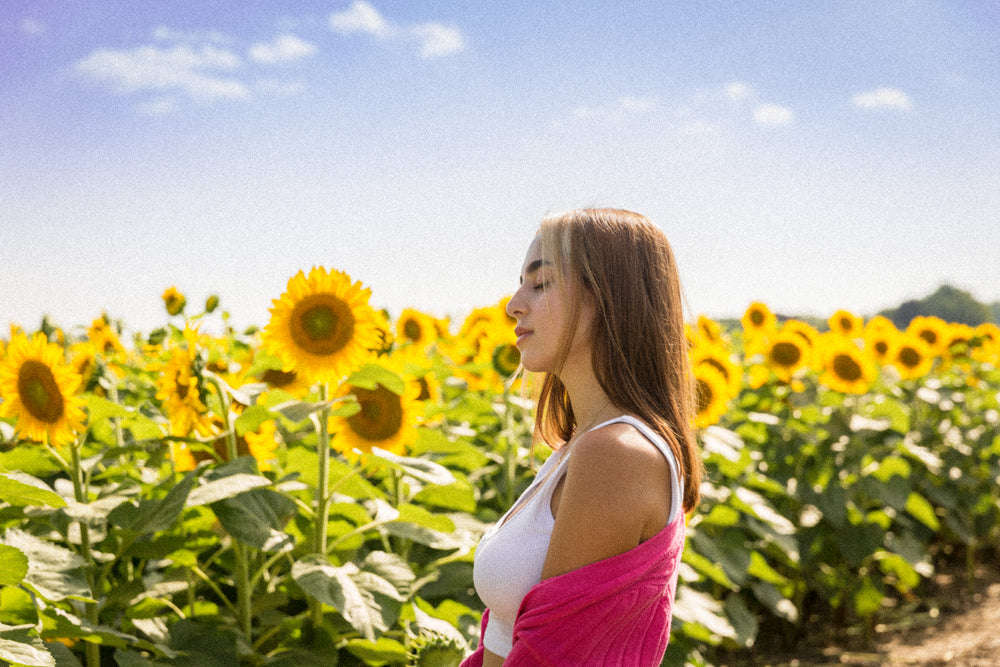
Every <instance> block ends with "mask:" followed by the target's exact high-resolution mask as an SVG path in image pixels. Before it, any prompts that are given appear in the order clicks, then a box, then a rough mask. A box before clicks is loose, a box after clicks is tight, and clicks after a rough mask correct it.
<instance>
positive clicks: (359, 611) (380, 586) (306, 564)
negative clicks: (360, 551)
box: [292, 554, 403, 641]
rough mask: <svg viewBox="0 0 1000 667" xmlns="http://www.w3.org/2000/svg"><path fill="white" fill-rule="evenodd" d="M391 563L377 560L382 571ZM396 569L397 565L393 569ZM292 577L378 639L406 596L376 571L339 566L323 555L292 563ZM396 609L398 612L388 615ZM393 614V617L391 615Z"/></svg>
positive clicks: (311, 593) (353, 566)
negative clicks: (378, 633) (378, 635)
mask: <svg viewBox="0 0 1000 667" xmlns="http://www.w3.org/2000/svg"><path fill="white" fill-rule="evenodd" d="M388 562H390V561H387V560H385V559H382V558H379V559H378V560H377V561H376V562H375V563H368V564H369V565H372V564H374V565H378V567H379V568H381V571H382V573H383V574H384V573H386V572H385V566H386V564H387V563H388ZM391 569H393V570H395V569H396V566H394V567H393V568H391ZM292 577H293V578H294V579H295V582H296V583H297V584H298V585H299V586H300V587H301V588H302V590H304V591H305V592H306V593H307V594H308V595H309V596H311V597H314V598H316V599H317V600H319V601H320V602H322V603H324V604H328V605H330V606H331V607H334V608H335V609H336V610H337V611H338V612H340V615H341V616H343V617H344V619H345V620H346V621H347V622H348V623H350V624H351V626H352V627H353V628H354V629H355V630H357V631H358V632H359V633H361V635H362V636H363V637H365V638H366V639H368V640H371V641H375V638H376V632H384V631H386V630H387V629H388V628H389V623H388V622H387V621H389V620H393V621H394V620H395V616H398V609H399V606H400V604H401V602H402V600H403V595H402V594H401V593H400V592H399V591H398V590H397V588H396V586H394V585H393V584H392V583H391V582H390V581H388V580H386V579H385V578H383V577H382V576H380V575H379V574H377V573H376V572H372V571H366V570H361V569H359V568H358V566H357V565H355V564H353V563H347V564H345V565H341V566H336V565H334V564H333V563H331V562H330V559H329V558H327V557H326V556H324V555H322V554H310V555H308V556H306V557H304V558H300V559H299V560H298V561H296V563H295V565H293V566H292ZM389 607H392V608H394V610H395V613H394V614H387V612H389V611H392V610H390V609H388V608H389ZM387 615H388V616H391V618H387Z"/></svg>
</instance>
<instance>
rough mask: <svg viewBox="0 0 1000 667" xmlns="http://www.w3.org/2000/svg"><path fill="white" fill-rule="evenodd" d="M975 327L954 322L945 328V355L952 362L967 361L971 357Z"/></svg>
mask: <svg viewBox="0 0 1000 667" xmlns="http://www.w3.org/2000/svg"><path fill="white" fill-rule="evenodd" d="M975 335H976V333H975V329H973V328H972V327H970V326H969V325H968V324H962V323H960V322H952V323H951V324H949V325H948V326H947V328H946V329H945V334H944V343H943V345H942V347H943V348H944V356H945V358H946V359H947V360H948V362H950V363H958V362H967V361H968V360H969V359H970V357H971V352H972V345H973V339H974V338H975Z"/></svg>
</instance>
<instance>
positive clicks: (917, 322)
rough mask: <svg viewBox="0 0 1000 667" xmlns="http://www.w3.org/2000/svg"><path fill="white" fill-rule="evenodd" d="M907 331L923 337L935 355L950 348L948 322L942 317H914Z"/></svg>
mask: <svg viewBox="0 0 1000 667" xmlns="http://www.w3.org/2000/svg"><path fill="white" fill-rule="evenodd" d="M906 332H907V333H911V334H914V335H916V336H918V337H920V338H922V339H923V341H924V342H925V343H927V347H928V348H930V352H931V354H933V355H941V354H943V353H944V352H946V351H947V349H948V348H947V347H946V345H947V342H948V323H947V322H945V321H944V320H942V319H941V318H940V317H934V316H933V315H931V316H926V317H925V316H920V317H914V318H913V320H911V321H910V324H909V326H907V327H906Z"/></svg>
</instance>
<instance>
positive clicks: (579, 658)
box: [461, 515, 684, 667]
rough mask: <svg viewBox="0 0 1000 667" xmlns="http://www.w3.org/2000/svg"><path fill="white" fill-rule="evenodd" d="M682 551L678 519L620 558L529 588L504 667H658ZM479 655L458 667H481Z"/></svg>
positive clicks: (486, 619)
mask: <svg viewBox="0 0 1000 667" xmlns="http://www.w3.org/2000/svg"><path fill="white" fill-rule="evenodd" d="M683 547H684V517H683V515H681V516H680V517H678V518H677V519H676V520H675V521H674V522H673V523H672V524H670V525H669V526H667V527H666V528H664V529H663V530H661V531H660V532H659V533H657V534H656V535H654V536H653V537H652V538H650V539H648V540H646V541H645V542H643V543H641V544H639V545H638V546H636V547H634V548H633V549H631V550H629V551H626V552H625V553H623V554H618V555H617V556H612V557H611V558H606V559H604V560H601V561H598V562H596V563H591V564H590V565H586V566H584V567H581V568H579V569H577V570H573V571H572V572H567V573H566V574H562V575H559V576H557V577H552V578H550V579H545V580H543V581H542V582H541V583H539V584H536V585H535V586H534V587H533V588H532V589H531V590H530V591H528V594H527V595H526V596H525V597H524V600H523V601H522V602H521V607H520V609H519V610H518V612H517V618H516V620H515V621H514V648H513V649H512V650H511V653H510V655H508V656H507V659H506V660H505V661H504V665H513V666H514V667H521V666H525V667H527V666H551V667H579V666H580V665H594V666H597V665H605V666H608V667H611V666H612V665H629V666H630V667H645V666H647V665H649V666H650V667H655V666H656V665H659V664H660V660H662V658H663V653H664V651H666V648H667V641H668V640H669V639H670V618H671V608H672V607H673V603H674V593H675V591H676V590H677V566H678V564H679V562H680V558H681V551H682V550H683ZM488 622H489V610H486V612H485V613H484V614H483V620H482V627H481V629H480V640H479V648H477V649H476V651H475V652H474V653H473V654H472V655H470V656H469V657H467V658H466V659H465V660H464V661H463V662H462V664H461V667H481V666H482V664H483V651H484V647H483V642H482V631H483V630H485V628H486V624H487V623H488Z"/></svg>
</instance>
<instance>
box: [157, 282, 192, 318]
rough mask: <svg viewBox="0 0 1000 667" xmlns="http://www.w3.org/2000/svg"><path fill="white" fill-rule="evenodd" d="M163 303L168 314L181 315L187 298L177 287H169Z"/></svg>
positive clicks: (164, 294)
mask: <svg viewBox="0 0 1000 667" xmlns="http://www.w3.org/2000/svg"><path fill="white" fill-rule="evenodd" d="M163 305H164V306H165V307H166V309H167V314H168V315H180V314H181V313H183V312H184V306H186V305H187V298H186V297H185V296H184V295H183V294H181V293H180V292H178V291H177V288H176V287H168V288H167V290H166V291H165V292H164V293H163Z"/></svg>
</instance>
